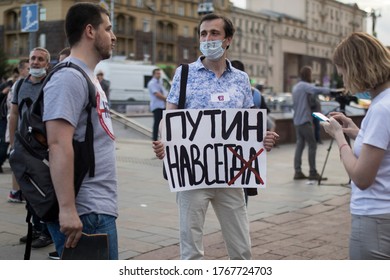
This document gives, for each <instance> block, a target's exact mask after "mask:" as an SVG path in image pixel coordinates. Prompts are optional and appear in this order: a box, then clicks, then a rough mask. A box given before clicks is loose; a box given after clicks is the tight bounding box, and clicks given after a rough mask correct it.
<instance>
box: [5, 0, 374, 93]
mask: <svg viewBox="0 0 390 280" xmlns="http://www.w3.org/2000/svg"><path fill="white" fill-rule="evenodd" d="M77 2H81V1H77V0H2V1H0V48H2V49H3V50H4V52H5V53H6V54H7V56H8V58H9V62H11V63H16V62H17V61H18V60H19V59H20V58H22V57H27V56H28V54H29V50H30V49H31V48H33V47H35V46H41V47H45V48H47V49H48V50H49V52H50V53H51V54H52V57H53V63H55V62H56V61H55V59H56V57H57V53H58V52H59V51H60V50H61V49H63V48H64V47H66V45H67V44H66V38H65V34H64V18H65V15H66V12H67V10H68V9H69V7H70V6H71V5H73V4H74V3H77ZM90 2H96V3H99V2H100V3H102V5H105V6H106V7H107V8H109V9H110V12H111V15H112V22H113V25H114V32H115V35H116V36H117V40H118V41H117V46H116V49H115V51H114V55H115V56H117V57H119V58H121V59H128V60H134V61H143V62H144V63H151V64H157V65H158V66H159V67H161V68H163V69H164V70H165V72H166V73H167V74H168V75H169V76H170V77H172V75H173V72H174V70H175V68H176V67H177V66H178V65H180V64H181V63H188V62H191V61H194V60H195V59H196V58H197V57H198V55H199V54H200V53H199V42H198V35H197V32H198V30H197V26H198V22H199V19H200V17H201V16H202V15H203V14H205V13H208V12H212V11H214V12H217V13H222V14H224V15H226V16H228V17H230V18H231V19H232V21H233V23H234V24H235V27H236V30H237V31H236V34H235V38H234V40H233V44H232V46H231V48H230V50H229V52H228V53H229V58H230V59H240V60H242V61H243V63H244V64H245V65H246V70H247V72H248V74H249V76H250V77H251V79H252V82H253V83H255V84H257V83H260V84H264V85H266V86H269V87H272V88H273V91H275V92H286V91H287V92H288V91H290V90H291V87H292V85H293V84H294V83H295V82H296V81H297V79H298V73H299V69H300V68H301V67H302V66H303V65H311V66H312V67H313V70H314V73H313V74H314V75H313V77H314V78H315V79H316V80H317V81H318V82H319V83H320V84H323V85H330V84H331V83H332V81H333V75H334V67H333V65H332V62H331V55H332V52H333V49H334V47H335V46H336V45H337V43H338V42H339V41H340V40H341V38H343V37H344V36H346V35H347V34H349V33H350V32H352V31H362V30H366V13H365V12H364V11H362V10H360V9H359V7H358V6H357V5H356V4H353V5H349V4H343V3H340V2H337V1H335V0H294V1H285V0H247V9H241V8H238V7H235V6H233V5H232V3H231V2H230V1H228V0H214V1H212V0H196V1H191V0H105V1H100V0H95V1H90ZM27 3H28V4H38V5H39V30H38V31H37V32H31V33H27V32H22V31H21V27H22V26H21V24H22V19H21V16H22V13H21V6H22V5H25V4H27ZM112 8H113V9H112Z"/></svg>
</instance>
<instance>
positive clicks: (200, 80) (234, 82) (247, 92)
mask: <svg viewBox="0 0 390 280" xmlns="http://www.w3.org/2000/svg"><path fill="white" fill-rule="evenodd" d="M203 58H204V57H199V58H198V60H197V61H195V62H193V63H191V64H189V69H188V79H187V93H186V103H185V108H186V109H222V108H235V109H239V108H245V109H246V108H251V107H253V97H252V91H251V85H250V82H249V77H248V75H247V74H246V73H245V72H242V71H240V70H237V69H236V68H234V67H232V66H231V64H230V61H229V60H226V69H225V72H224V73H223V74H222V76H221V77H219V78H217V77H216V75H215V74H214V72H212V71H211V70H208V69H207V68H206V67H204V65H203V64H202V62H201V61H202V59H203ZM181 69H182V68H181V66H180V67H178V68H177V69H176V73H175V76H174V77H173V82H172V87H171V90H170V92H169V94H168V98H167V101H168V102H169V103H172V104H176V105H178V103H179V94H180V77H181Z"/></svg>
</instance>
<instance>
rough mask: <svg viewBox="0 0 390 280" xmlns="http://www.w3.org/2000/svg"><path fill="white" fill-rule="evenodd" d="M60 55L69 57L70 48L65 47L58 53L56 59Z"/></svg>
mask: <svg viewBox="0 0 390 280" xmlns="http://www.w3.org/2000/svg"><path fill="white" fill-rule="evenodd" d="M61 55H66V56H69V55H70V48H69V47H66V48H64V49H62V50H61V51H60V52H59V53H58V57H60V56H61Z"/></svg>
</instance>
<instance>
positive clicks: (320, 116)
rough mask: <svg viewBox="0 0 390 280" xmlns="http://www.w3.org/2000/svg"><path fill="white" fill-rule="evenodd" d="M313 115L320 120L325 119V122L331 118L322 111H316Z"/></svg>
mask: <svg viewBox="0 0 390 280" xmlns="http://www.w3.org/2000/svg"><path fill="white" fill-rule="evenodd" d="M312 115H313V117H315V118H317V119H319V120H320V121H323V122H328V121H329V118H328V117H327V116H325V115H324V114H322V113H320V112H314V113H312Z"/></svg>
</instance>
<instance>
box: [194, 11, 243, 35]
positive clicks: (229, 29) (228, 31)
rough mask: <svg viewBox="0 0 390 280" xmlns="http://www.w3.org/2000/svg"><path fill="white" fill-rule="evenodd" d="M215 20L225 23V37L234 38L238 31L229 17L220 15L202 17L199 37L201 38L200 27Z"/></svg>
mask: <svg viewBox="0 0 390 280" xmlns="http://www.w3.org/2000/svg"><path fill="white" fill-rule="evenodd" d="M214 19H222V20H223V22H224V25H223V29H224V30H225V37H233V35H234V32H235V31H236V30H235V29H234V26H233V23H232V21H231V20H230V19H228V18H227V17H225V16H222V15H218V14H206V15H205V16H203V17H202V19H201V20H200V22H199V25H198V36H200V26H201V25H202V23H203V22H205V21H210V20H214Z"/></svg>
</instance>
